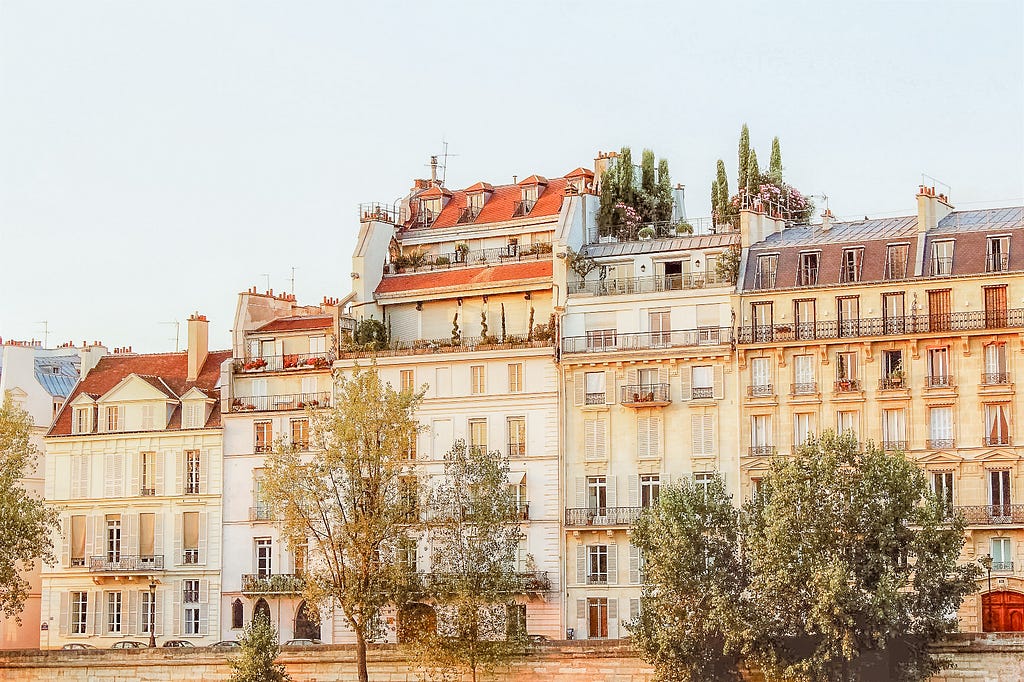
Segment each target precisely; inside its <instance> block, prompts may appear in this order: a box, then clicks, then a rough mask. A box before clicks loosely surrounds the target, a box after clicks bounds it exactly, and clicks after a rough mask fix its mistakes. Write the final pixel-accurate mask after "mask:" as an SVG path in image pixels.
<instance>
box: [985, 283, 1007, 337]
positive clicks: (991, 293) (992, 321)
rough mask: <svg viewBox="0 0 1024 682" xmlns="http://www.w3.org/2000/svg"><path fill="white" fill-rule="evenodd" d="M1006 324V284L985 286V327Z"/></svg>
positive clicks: (997, 326) (996, 326) (1003, 325)
mask: <svg viewBox="0 0 1024 682" xmlns="http://www.w3.org/2000/svg"><path fill="white" fill-rule="evenodd" d="M1005 326H1006V285H1005V284H1004V285H1002V286H997V287H985V327H986V328H990V329H991V328H997V329H998V328H1002V327H1005Z"/></svg>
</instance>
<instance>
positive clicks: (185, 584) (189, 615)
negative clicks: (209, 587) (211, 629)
mask: <svg viewBox="0 0 1024 682" xmlns="http://www.w3.org/2000/svg"><path fill="white" fill-rule="evenodd" d="M181 590H182V594H181V601H182V602H183V603H184V604H185V623H184V626H183V627H184V633H185V634H186V635H198V634H199V581H198V580H183V581H181Z"/></svg>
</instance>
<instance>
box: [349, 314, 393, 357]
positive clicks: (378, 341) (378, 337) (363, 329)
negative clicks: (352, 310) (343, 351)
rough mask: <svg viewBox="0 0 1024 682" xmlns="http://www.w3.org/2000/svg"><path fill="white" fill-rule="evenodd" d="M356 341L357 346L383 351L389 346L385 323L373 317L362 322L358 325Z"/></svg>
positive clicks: (355, 335)
mask: <svg viewBox="0 0 1024 682" xmlns="http://www.w3.org/2000/svg"><path fill="white" fill-rule="evenodd" d="M353 338H354V340H355V342H356V344H357V345H359V346H361V347H364V348H369V349H372V350H383V349H385V348H387V345H388V330H387V327H385V326H384V323H383V322H381V321H380V320H375V319H373V318H372V317H368V318H366V319H363V320H360V321H359V323H358V324H357V325H356V328H355V334H354V337H353Z"/></svg>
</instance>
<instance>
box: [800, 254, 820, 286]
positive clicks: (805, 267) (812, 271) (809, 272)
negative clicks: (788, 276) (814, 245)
mask: <svg viewBox="0 0 1024 682" xmlns="http://www.w3.org/2000/svg"><path fill="white" fill-rule="evenodd" d="M820 256H821V254H820V253H819V252H817V251H812V252H809V253H801V254H800V261H799V266H798V268H797V272H796V283H797V285H798V286H811V285H814V284H817V283H818V258H819V257H820Z"/></svg>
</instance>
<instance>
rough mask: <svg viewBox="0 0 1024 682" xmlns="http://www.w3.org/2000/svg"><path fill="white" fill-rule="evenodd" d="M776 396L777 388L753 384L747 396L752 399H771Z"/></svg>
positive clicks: (748, 387) (748, 389)
mask: <svg viewBox="0 0 1024 682" xmlns="http://www.w3.org/2000/svg"><path fill="white" fill-rule="evenodd" d="M773 395H775V386H773V385H772V384H752V385H750V386H747V396H748V397H750V398H770V397H771V396H773Z"/></svg>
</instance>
